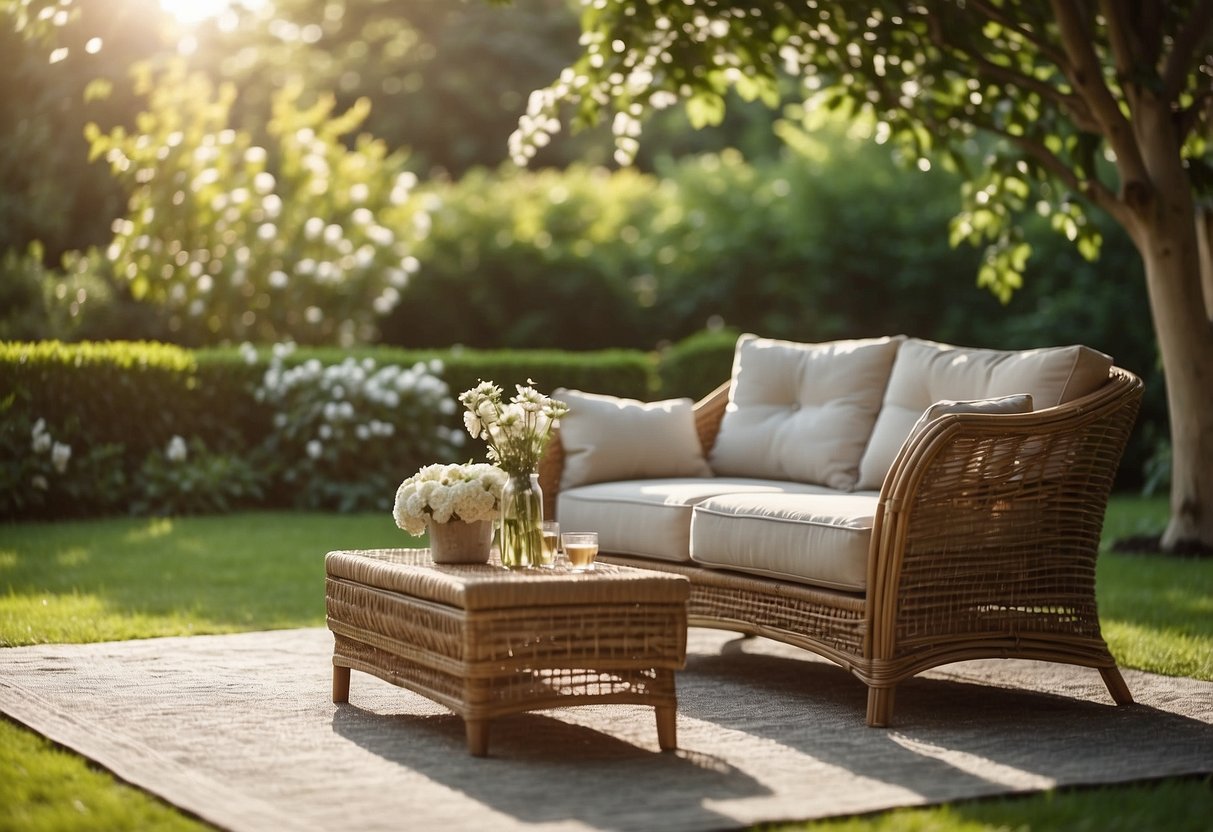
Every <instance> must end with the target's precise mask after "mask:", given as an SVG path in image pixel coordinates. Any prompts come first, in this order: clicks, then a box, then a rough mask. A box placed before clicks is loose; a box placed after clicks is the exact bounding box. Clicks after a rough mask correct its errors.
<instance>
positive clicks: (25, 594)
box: [0, 498, 1213, 831]
mask: <svg viewBox="0 0 1213 832" xmlns="http://www.w3.org/2000/svg"><path fill="white" fill-rule="evenodd" d="M1165 512H1166V505H1165V502H1163V501H1161V500H1143V499H1136V498H1118V499H1116V500H1114V501H1113V504H1112V507H1111V509H1110V511H1109V515H1108V522H1107V527H1106V530H1105V540H1108V541H1111V540H1114V539H1118V538H1120V537H1123V536H1126V535H1131V534H1141V533H1148V532H1154V531H1157V530H1158V529H1159V528H1160V527H1161V523H1162V520H1163V518H1164V517H1165ZM420 543H421V541H418V540H416V539H414V538H411V537H409V536H408V535H406V534H404V533H403V532H401V531H400V530H398V529H397V528H396V527H395V524H394V523H393V521H392V519H391V517H390V516H388V515H387V514H385V513H379V514H373V515H371V514H364V515H340V516H338V515H319V514H291V513H255V514H239V515H230V516H225V517H208V518H183V519H162V520H146V519H143V520H135V519H111V520H100V521H89V522H78V523H59V524H17V525H8V526H0V592H2V593H3V594H2V595H0V646H13V645H21V644H37V643H46V642H89V641H109V640H115V639H127V638H148V637H153V636H165V635H188V634H195V633H224V632H237V631H243V630H262V629H275V628H288V627H307V626H321V625H323V623H324V590H323V585H324V565H323V556H324V553H325V552H327V551H329V550H330V549H338V548H371V547H386V546H408V545H419V544H420ZM1099 601H1100V616H1101V619H1102V622H1103V627H1104V634H1105V637H1106V638H1107V640H1108V643H1109V645H1110V646H1111V648H1112V652H1113V653H1114V654H1115V655H1116V657H1117V660H1118V661H1119V662H1120V663H1121V664H1122V666H1124V667H1133V668H1142V669H1147V670H1151V671H1154V672H1157V673H1165V674H1172V675H1183V676H1192V677H1196V678H1201V679H1209V680H1213V561H1200V560H1183V559H1172V558H1164V557H1157V556H1149V555H1131V554H1119V553H1105V554H1104V555H1103V556H1102V557H1101V559H1100V566H1099ZM1209 817H1213V779H1210V778H1207V777H1206V778H1203V779H1202V778H1196V779H1190V780H1167V781H1162V782H1160V783H1151V784H1137V785H1129V786H1119V787H1114V788H1106V789H1084V790H1075V791H1062V792H1056V793H1046V794H1041V795H1034V796H1030V797H1023V798H1013V799H1012V798H1008V799H1000V800H985V801H973V802H969V803H957V804H952V805H949V806H944V807H936V808H929V809H916V810H899V811H895V812H887V813H883V814H879V815H875V816H871V817H864V818H852V819H847V820H842V821H831V822H824V823H815V824H807V825H792V826H780V827H777V828H780V829H794V828H804V826H808V827H811V828H813V829H838V830H893V829H896V830H903V829H908V830H937V829H938V830H966V831H967V830H1009V829H1014V830H1021V829H1023V830H1032V829H1058V828H1064V829H1092V830H1107V829H1123V830H1139V829H1153V828H1157V829H1168V830H1182V829H1192V830H1197V829H1201V830H1203V829H1206V828H1207V827H1208V818H1209ZM185 828H199V825H198V824H197V822H196V821H194V820H192V819H191V818H188V817H186V816H185V815H182V814H181V813H179V812H177V811H176V810H174V809H172V808H171V807H168V806H165V805H164V804H162V803H160V802H159V801H157V800H156V799H155V798H152V797H149V796H147V795H145V794H144V793H142V792H140V791H139V790H137V789H133V788H130V787H129V786H126V785H124V784H122V783H120V782H118V781H116V780H115V779H114V778H112V777H111V776H109V775H108V774H106V773H105V772H102V771H98V770H95V769H94V768H92V767H91V766H90V765H89V764H88V763H87V762H85V761H84V760H82V759H81V758H79V757H77V756H75V755H73V754H70V753H66V752H64V751H62V750H59V749H57V748H56V747H55V746H53V744H51V743H48V742H47V741H45V740H44V739H42V738H41V737H39V736H37V735H35V734H32V733H31V732H29V731H27V730H25V729H24V728H22V727H20V726H18V725H16V724H14V723H12V722H8V721H5V720H0V830H6V829H14V830H16V829H21V830H72V829H79V830H86V829H87V830H94V829H107V830H122V829H140V830H142V829H185ZM772 828H776V827H772Z"/></svg>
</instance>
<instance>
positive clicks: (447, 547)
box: [430, 520, 493, 563]
mask: <svg viewBox="0 0 1213 832" xmlns="http://www.w3.org/2000/svg"><path fill="white" fill-rule="evenodd" d="M492 547H493V524H492V522H491V521H489V520H478V521H476V522H474V523H465V522H463V521H462V520H452V521H450V522H449V523H431V524H430V557H431V558H433V560H434V563H488V561H489V552H490V550H491V549H492Z"/></svg>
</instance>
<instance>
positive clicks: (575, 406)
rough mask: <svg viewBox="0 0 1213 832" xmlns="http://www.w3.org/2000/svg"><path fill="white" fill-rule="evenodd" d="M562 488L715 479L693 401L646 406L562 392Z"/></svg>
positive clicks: (557, 396)
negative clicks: (564, 408)
mask: <svg viewBox="0 0 1213 832" xmlns="http://www.w3.org/2000/svg"><path fill="white" fill-rule="evenodd" d="M552 398H554V399H558V400H559V401H562V402H565V403H566V404H568V406H569V412H568V413H566V414H565V415H564V417H563V418H561V420H560V443H561V445H562V446H563V447H564V469H563V471H562V473H561V477H560V487H561V489H562V490H563V489H566V488H576V487H577V486H579V485H588V484H590V483H594V482H611V481H617V480H642V479H658V478H672V477H710V476H712V469H711V468H710V467H709V466H708V463H707V461H706V460H705V459H704V456H703V448H702V447H701V446H700V444H699V434H698V433H696V431H695V416H694V410H693V403H692V402H691V400H690V399H667V400H665V401H660V402H640V401H637V400H636V399H621V398H617V397H615V396H603V395H599V394H595V393H583V392H581V391H579V390H567V389H564V388H560V389H558V390H556V391H554V392H553V393H552Z"/></svg>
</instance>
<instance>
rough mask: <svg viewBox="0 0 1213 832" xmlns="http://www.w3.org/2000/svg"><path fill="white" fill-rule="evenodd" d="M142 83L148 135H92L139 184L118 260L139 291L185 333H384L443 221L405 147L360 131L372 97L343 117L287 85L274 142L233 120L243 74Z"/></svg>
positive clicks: (276, 106)
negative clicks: (432, 209) (437, 219)
mask: <svg viewBox="0 0 1213 832" xmlns="http://www.w3.org/2000/svg"><path fill="white" fill-rule="evenodd" d="M138 91H139V92H140V93H144V94H146V95H147V96H148V109H147V111H146V112H144V113H141V114H140V116H139V125H140V129H139V131H138V132H135V133H129V134H128V133H127V131H126V130H125V129H123V128H115V129H114V130H112V131H111V132H110V133H108V134H105V133H102V132H101V130H100V128H99V127H97V126H96V125H89V129H88V131H87V134H88V138H89V141H90V143H91V146H92V150H91V153H92V155H93V158H98V157H103V158H104V159H105V160H106V161H107V162H109V165H110V168H111V170H112V172H113V175H114V177H115V178H116V179H118V180H119V181H120V182H121V183H122V184H123V185H125V186H126V188H127V189H128V190H129V192H130V201H129V209H128V213H127V216H125V217H124V218H120V219H118V220H116V221H115V222H114V224H113V231H114V237H113V241H112V242H111V243H110V245H109V247H108V249H107V251H106V257H107V259H108V260H109V261H112V263H113V268H114V271H115V273H116V274H117V276H118V278H119V279H120V280H122V281H126V282H127V284H128V285H129V287H130V290H131V294H132V295H133V296H134V297H135V298H136V299H137V300H145V301H148V302H150V303H153V304H155V305H157V306H158V307H159V308H161V309H162V310H163V311H164V313H165V316H166V317H167V320H168V325H169V328H170V330H172V332H173V334H174V340H178V341H185V342H187V343H188V342H194V343H207V342H211V343H213V342H216V341H219V340H223V339H231V340H242V339H250V340H256V341H262V342H271V341H274V340H281V339H285V338H293V339H297V340H300V341H303V342H307V343H315V344H334V343H337V344H342V345H351V344H354V343H356V342H366V341H369V340H373V339H374V337H375V334H376V322H377V320H378V319H379V318H380V317H382V316H384V315H386V314H387V313H389V312H390V311H391V310H392V309H393V308H394V307H395V306H396V304H397V303H398V302H399V300H400V293H401V290H402V289H403V288H404V286H405V284H406V283H407V282H408V280H409V276H410V275H411V274H412V273H413V272H414V271H416V270H417V268H418V265H419V264H418V262H417V259H416V257H415V256H414V254H413V246H414V244H415V243H416V242H417V241H418V240H421V239H424V237H425V236H426V234H427V233H428V232H429V227H430V220H429V212H428V210H427V208H426V207H425V206H424V205H423V202H424V200H421V199H419V198H418V197H417V196H416V195H415V193H414V192H415V186H416V185H417V177H416V175H415V174H413V173H412V172H411V171H409V170H407V169H406V167H405V165H406V162H407V158H406V156H405V154H404V153H403V152H393V153H389V152H388V148H387V146H386V145H385V144H384V143H383V142H381V141H377V140H374V139H371V138H369V137H368V136H366V135H361V136H358V137H357V138H351V136H352V134H354V133H355V132H356V131H357V130H358V129H359V127H360V125H361V124H362V122H363V121H364V119H365V118H366V117H367V115H368V113H369V106H370V105H369V103H368V102H367V101H366V100H365V99H363V100H359V101H358V102H357V103H355V104H354V105H353V106H352V107H351V108H350V109H349V110H348V111H346V112H344V113H336V112H334V109H335V105H336V102H335V100H334V98H333V97H332V96H327V97H322V99H321V101H320V102H318V103H317V104H316V105H315V106H313V107H307V108H305V107H303V105H302V103H301V98H302V97H303V95H304V90H303V89H302V87H301V86H299V85H298V84H293V85H288V86H286V87H284V88H283V89H281V90H279V91H278V92H277V93H276V94H275V96H274V101H273V117H272V118H270V119H269V120H268V123H267V125H266V132H267V134H268V140H269V141H268V142H267V144H268V145H269V147H261V146H259V145H257V144H255V143H254V141H253V138H252V136H251V134H249V133H248V132H247V131H244V130H235V129H232V128H231V127H230V126H229V125H230V123H231V121H232V119H231V117H230V111H231V109H232V107H233V105H234V104H235V101H236V97H237V93H236V90H235V88H234V87H233V86H231V85H224V86H221V87H220V88H218V89H215V88H214V87H213V85H212V84H211V83H210V82H209V81H208V80H207V79H206V78H204V77H203V76H201V75H198V74H186V72H185V70H184V68H183V67H182V66H180V65H174V66H172V67H170V68H169V69H167V70H165V72H164V74H163V75H152V74H150V73H146V74H144V75H143V76H141V77H140V79H139V82H138Z"/></svg>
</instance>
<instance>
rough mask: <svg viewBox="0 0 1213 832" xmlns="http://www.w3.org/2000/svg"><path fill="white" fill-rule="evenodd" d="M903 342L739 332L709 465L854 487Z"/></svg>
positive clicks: (725, 471)
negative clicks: (814, 340) (807, 340)
mask: <svg viewBox="0 0 1213 832" xmlns="http://www.w3.org/2000/svg"><path fill="white" fill-rule="evenodd" d="M901 341H902V338H901V337H900V336H895V337H885V338H869V339H860V340H852V341H833V342H827V343H821V344H802V343H796V342H792V341H780V340H775V339H770V338H758V337H757V336H754V335H748V334H747V335H742V336H741V337H740V338H739V339H738V340H737V349H736V352H735V353H734V357H733V378H732V385H731V388H730V390H729V405H728V408H727V409H726V410H725V414H724V417H723V419H722V420H721V423H720V433H719V434H718V435H717V437H716V443H715V445H714V446H713V448H712V452H711V454H710V455H709V457H708V462H709V463H710V464H711V466H712V470H713V471H715V472H716V473H717V474H719V475H721V476H736V477H762V478H765V479H775V480H792V481H795V482H805V483H813V484H816V485H824V486H828V487H830V488H834V489H838V490H840V491H849V490H851V489H852V488H854V487H855V482H856V480H857V479H858V477H859V460H860V458H861V457H862V456H863V451H864V448H865V447H866V446H867V444H868V437H869V435H870V434H871V431H872V425H873V424H874V423H875V420H876V413H877V411H878V410H879V409H880V402H881V399H882V398H883V396H884V389H885V384H886V383H887V381H888V379H889V372H890V370H891V368H892V366H893V356H894V355H896V353H897V348H898V345H899V344H900V343H901Z"/></svg>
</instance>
